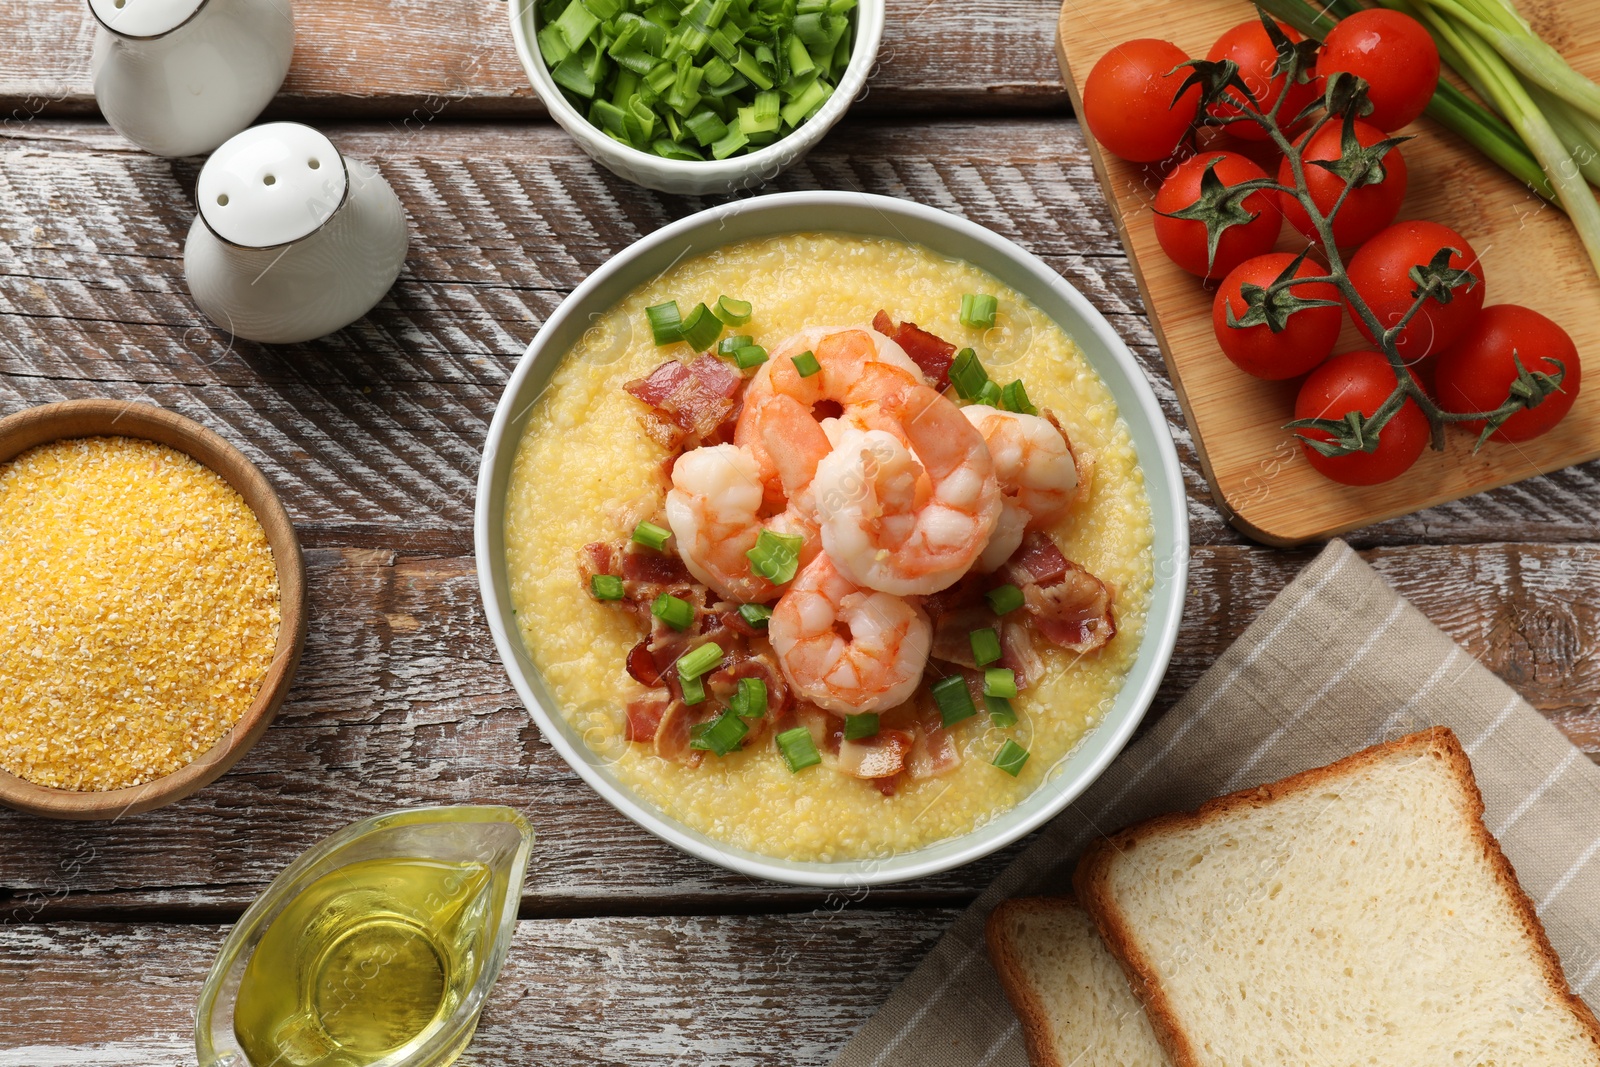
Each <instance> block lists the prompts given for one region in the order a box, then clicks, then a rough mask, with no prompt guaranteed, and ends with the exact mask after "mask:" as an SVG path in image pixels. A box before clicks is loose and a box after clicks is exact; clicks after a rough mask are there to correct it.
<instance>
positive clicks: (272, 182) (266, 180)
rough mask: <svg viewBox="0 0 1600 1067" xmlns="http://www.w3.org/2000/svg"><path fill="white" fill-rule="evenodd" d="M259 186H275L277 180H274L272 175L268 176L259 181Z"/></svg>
mask: <svg viewBox="0 0 1600 1067" xmlns="http://www.w3.org/2000/svg"><path fill="white" fill-rule="evenodd" d="M261 184H262V185H277V184H278V179H277V178H274V177H273V176H272V175H270V174H269V175H267V176H266V177H265V178H262V179H261Z"/></svg>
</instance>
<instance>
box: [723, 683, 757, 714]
mask: <svg viewBox="0 0 1600 1067" xmlns="http://www.w3.org/2000/svg"><path fill="white" fill-rule="evenodd" d="M728 710H729V711H731V712H733V713H734V714H735V715H737V716H739V717H740V718H741V719H759V718H761V717H762V716H763V715H765V714H766V713H767V683H766V682H763V681H762V680H761V679H760V678H740V679H739V688H738V689H736V690H734V692H733V696H731V697H729V698H728Z"/></svg>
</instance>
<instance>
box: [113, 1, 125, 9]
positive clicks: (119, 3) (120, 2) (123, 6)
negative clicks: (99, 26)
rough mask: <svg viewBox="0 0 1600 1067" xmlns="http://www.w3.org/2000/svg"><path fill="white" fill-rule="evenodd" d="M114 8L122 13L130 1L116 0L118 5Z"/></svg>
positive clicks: (114, 5) (115, 4)
mask: <svg viewBox="0 0 1600 1067" xmlns="http://www.w3.org/2000/svg"><path fill="white" fill-rule="evenodd" d="M112 6H113V7H115V8H116V9H117V10H118V11H121V10H122V9H123V8H125V7H127V6H128V0H116V3H114V4H113V5H112Z"/></svg>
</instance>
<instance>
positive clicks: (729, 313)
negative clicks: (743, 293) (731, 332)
mask: <svg viewBox="0 0 1600 1067" xmlns="http://www.w3.org/2000/svg"><path fill="white" fill-rule="evenodd" d="M754 314H755V308H754V307H753V306H752V305H751V303H750V301H748V300H735V299H734V298H733V297H731V296H724V297H722V298H720V299H718V301H717V318H719V319H721V320H722V321H723V322H724V323H726V324H727V325H729V326H743V325H744V324H745V323H747V322H749V321H750V317H751V316H752V315H754Z"/></svg>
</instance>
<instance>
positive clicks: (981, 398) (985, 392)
mask: <svg viewBox="0 0 1600 1067" xmlns="http://www.w3.org/2000/svg"><path fill="white" fill-rule="evenodd" d="M974 399H976V400H977V401H978V403H980V404H987V405H989V406H990V407H992V408H997V407H999V406H1000V386H999V385H997V384H995V383H994V382H984V383H983V388H982V389H979V390H978V395H977V396H976V397H975V398H974Z"/></svg>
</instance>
